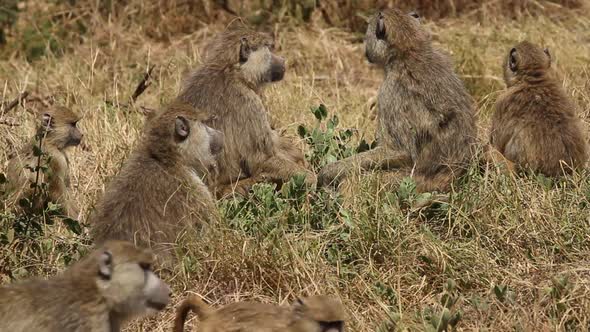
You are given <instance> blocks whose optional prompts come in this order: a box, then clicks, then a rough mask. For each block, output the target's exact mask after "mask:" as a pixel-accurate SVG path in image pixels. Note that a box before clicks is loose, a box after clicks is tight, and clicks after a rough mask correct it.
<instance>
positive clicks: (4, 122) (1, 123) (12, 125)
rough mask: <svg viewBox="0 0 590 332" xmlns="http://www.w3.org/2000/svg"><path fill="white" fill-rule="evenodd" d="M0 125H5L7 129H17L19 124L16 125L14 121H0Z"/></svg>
mask: <svg viewBox="0 0 590 332" xmlns="http://www.w3.org/2000/svg"><path fill="white" fill-rule="evenodd" d="M0 125H6V126H9V127H18V126H20V123H17V122H16V120H15V119H0Z"/></svg>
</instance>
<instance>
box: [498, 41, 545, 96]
mask: <svg viewBox="0 0 590 332" xmlns="http://www.w3.org/2000/svg"><path fill="white" fill-rule="evenodd" d="M550 67H551V54H550V53H549V49H547V48H545V49H542V48H541V47H539V46H537V45H535V44H533V43H530V42H528V41H523V42H520V43H519V44H518V45H516V46H515V47H513V48H512V49H511V50H510V52H508V56H506V58H505V60H504V81H505V82H506V85H507V86H508V87H510V86H512V85H514V83H516V81H518V79H519V78H521V77H525V76H529V77H539V76H541V75H543V73H544V72H545V71H547V70H548V69H549V68H550Z"/></svg>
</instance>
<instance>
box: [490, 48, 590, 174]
mask: <svg viewBox="0 0 590 332" xmlns="http://www.w3.org/2000/svg"><path fill="white" fill-rule="evenodd" d="M504 81H505V83H506V86H507V89H506V91H505V92H504V93H503V94H502V95H501V96H500V97H499V98H498V100H497V102H496V107H495V112H494V115H493V117H492V128H491V132H490V144H491V148H489V152H488V156H487V157H488V159H496V161H497V160H498V158H490V157H489V154H493V153H496V155H497V152H499V153H501V154H502V156H504V157H505V158H506V159H507V161H505V164H507V165H508V168H509V169H512V168H515V167H516V168H520V169H530V170H533V171H536V172H540V173H542V174H545V175H547V176H559V175H563V174H564V173H571V171H572V170H573V169H576V168H581V167H583V166H584V164H585V163H586V161H587V159H588V143H587V142H586V139H585V137H584V131H583V127H582V121H581V120H580V119H579V118H578V116H577V115H576V107H575V105H574V103H573V102H572V101H571V100H570V98H569V97H568V96H567V94H566V93H565V91H564V90H563V88H562V86H561V84H560V83H559V82H558V80H557V79H556V77H555V75H554V73H553V72H552V68H551V54H550V53H549V50H548V49H545V50H543V49H542V48H541V47H539V46H537V45H535V44H532V43H530V42H528V41H523V42H521V43H519V44H518V45H516V46H515V47H513V48H512V49H511V50H510V52H509V53H508V55H507V56H506V60H504ZM500 159H501V158H500ZM500 162H502V161H501V160H500ZM512 163H514V164H515V165H514V166H512Z"/></svg>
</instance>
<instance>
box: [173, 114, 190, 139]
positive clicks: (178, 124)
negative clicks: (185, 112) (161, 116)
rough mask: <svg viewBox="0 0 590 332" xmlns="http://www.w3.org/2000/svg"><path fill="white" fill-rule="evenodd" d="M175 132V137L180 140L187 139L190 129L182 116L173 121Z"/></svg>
mask: <svg viewBox="0 0 590 332" xmlns="http://www.w3.org/2000/svg"><path fill="white" fill-rule="evenodd" d="M175 132H176V136H178V138H180V139H181V140H184V139H186V138H187V137H188V134H190V132H191V127H190V124H189V122H188V120H187V119H186V118H185V117H184V116H181V115H179V116H177V117H176V121H175Z"/></svg>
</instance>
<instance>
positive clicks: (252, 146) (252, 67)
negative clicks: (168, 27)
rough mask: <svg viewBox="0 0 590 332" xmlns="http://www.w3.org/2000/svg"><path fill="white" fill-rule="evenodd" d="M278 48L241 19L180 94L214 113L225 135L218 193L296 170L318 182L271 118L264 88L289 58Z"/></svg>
mask: <svg viewBox="0 0 590 332" xmlns="http://www.w3.org/2000/svg"><path fill="white" fill-rule="evenodd" d="M273 49H274V41H273V39H272V38H271V37H270V36H267V35H265V34H263V33H258V32H255V31H252V30H250V29H248V28H246V27H245V26H244V25H242V24H241V23H240V22H237V21H236V22H234V23H232V24H231V25H230V26H229V27H228V28H227V29H226V30H225V31H224V32H222V33H221V34H219V35H218V36H217V37H216V38H214V39H213V40H212V42H211V43H210V44H209V45H208V46H207V48H206V56H205V57H204V61H203V65H202V66H201V67H200V68H198V69H197V70H195V71H193V72H192V73H191V74H189V75H188V77H187V78H186V80H185V82H184V86H183V88H182V91H181V92H180V95H179V98H180V99H181V100H183V101H186V102H189V103H191V104H192V105H194V106H196V107H199V108H202V109H204V110H208V111H210V112H211V113H212V114H214V115H215V118H214V119H213V120H211V122H210V125H211V126H212V127H213V128H216V129H218V130H220V131H222V132H223V133H224V135H225V140H224V151H223V153H222V155H221V156H220V162H219V179H218V180H219V181H218V188H217V190H216V192H217V193H224V192H227V191H228V190H227V188H228V187H229V188H230V189H231V188H237V187H240V186H242V184H246V185H245V186H249V185H251V184H252V183H255V182H258V181H270V182H276V183H279V184H280V183H282V182H285V181H287V180H289V178H291V177H292V176H293V175H295V174H305V175H306V181H307V182H308V183H309V184H311V185H314V184H315V182H316V177H315V174H313V172H311V171H309V170H308V169H307V168H306V167H305V166H304V165H302V164H304V163H299V162H297V159H298V158H299V157H298V155H292V154H293V153H297V152H296V151H295V150H293V149H288V148H287V149H286V148H285V146H289V144H286V142H284V141H283V140H284V139H282V138H281V137H280V136H279V134H278V133H277V132H276V131H274V130H273V129H272V128H271V126H270V123H269V120H268V116H267V111H266V110H265V106H264V103H263V101H262V98H261V97H262V90H263V87H264V86H265V85H267V84H268V83H271V82H277V81H280V80H282V79H283V76H284V74H285V60H284V59H283V58H281V57H279V56H276V55H275V54H274V53H273ZM299 154H300V152H299ZM244 179H245V180H246V181H244V182H242V183H240V180H244Z"/></svg>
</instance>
